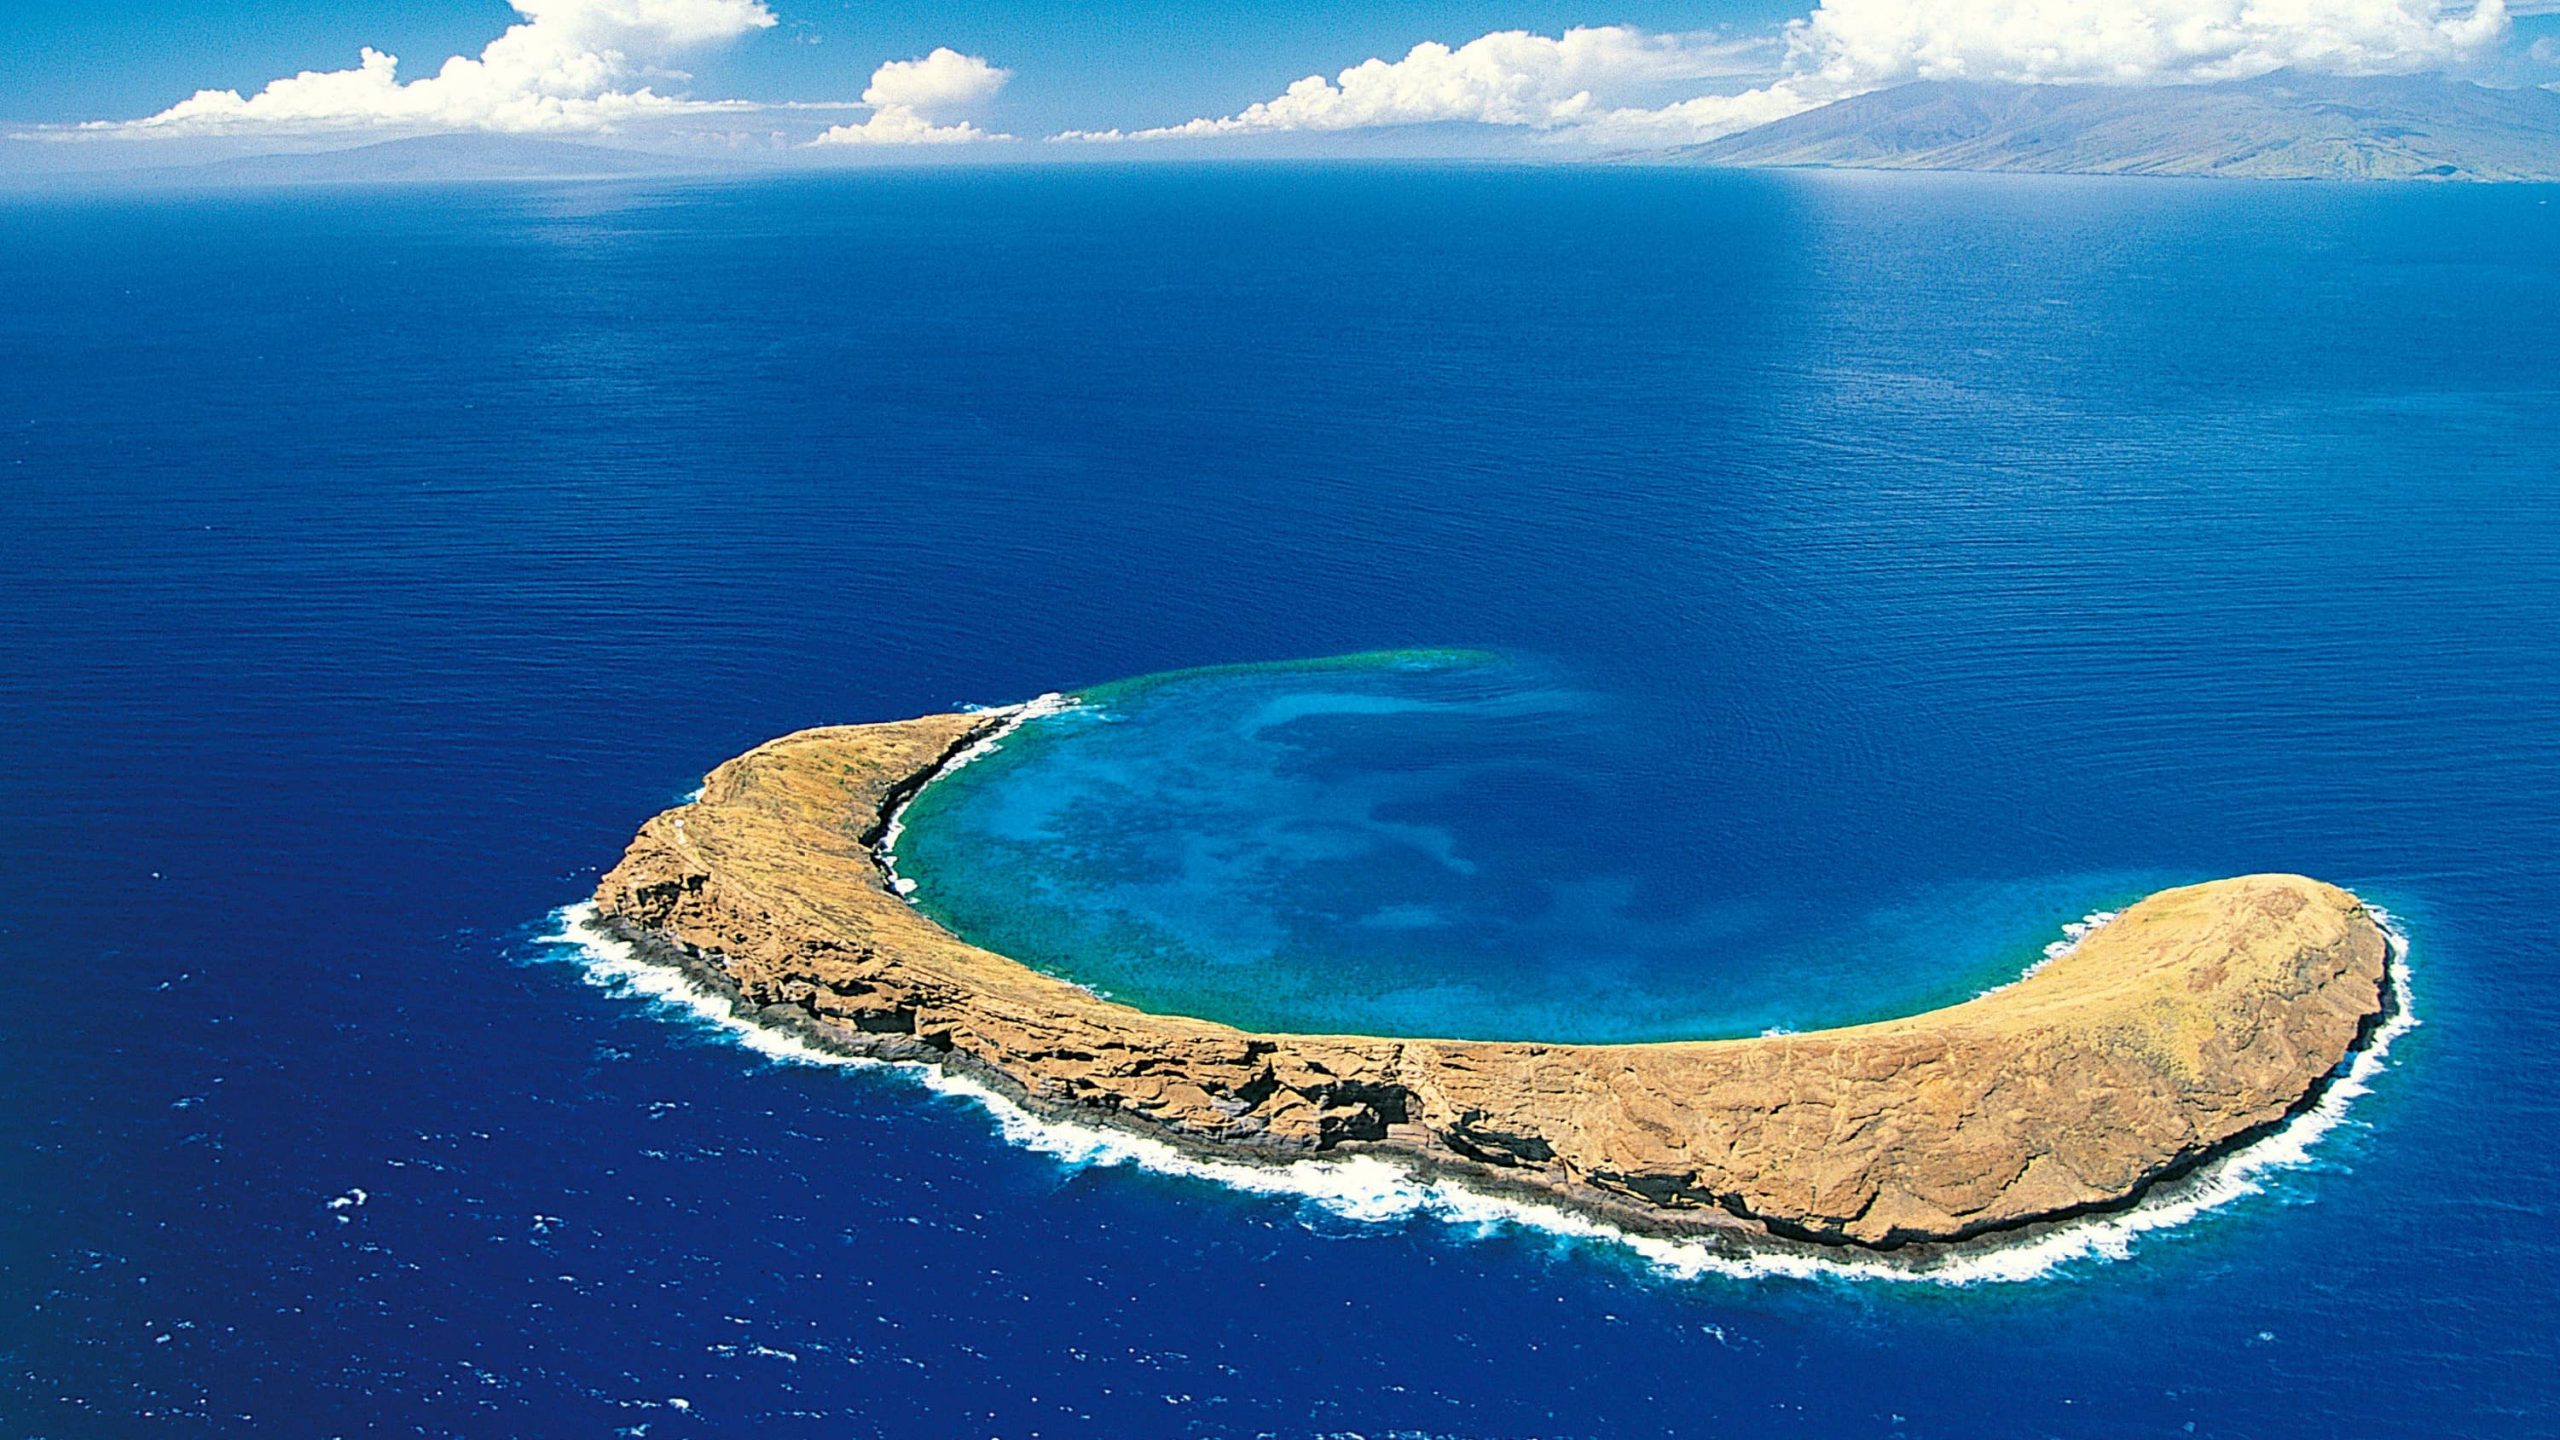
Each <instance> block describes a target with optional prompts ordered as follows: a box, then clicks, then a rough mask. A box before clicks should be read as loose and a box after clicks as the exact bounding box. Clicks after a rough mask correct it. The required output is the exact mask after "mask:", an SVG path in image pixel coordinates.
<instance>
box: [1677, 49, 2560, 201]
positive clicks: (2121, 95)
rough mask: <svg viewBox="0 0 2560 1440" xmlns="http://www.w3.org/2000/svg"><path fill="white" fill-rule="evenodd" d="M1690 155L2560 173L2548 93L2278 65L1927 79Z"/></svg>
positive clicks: (2067, 166)
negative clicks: (2181, 72) (2177, 72)
mask: <svg viewBox="0 0 2560 1440" xmlns="http://www.w3.org/2000/svg"><path fill="white" fill-rule="evenodd" d="M1671 156H1672V158H1674V159H1677V160H1681V161H1685V162H1688V163H1693V164H1700V165H1734V166H1819V167H1827V168H1833V169H1863V170H1972V171H2008V172H2016V173H2030V174H2040V175H2199V176H2227V177H2233V178H2248V179H2262V180H2297V179H2324V180H2560V93H2554V92H2552V91H2550V90H2541V89H2519V90H2494V89H2490V88H2489V87H2487V86H2483V85H2474V84H2471V83H2469V82H2467V81H2461V80H2450V79H2446V78H2445V77H2443V76H2441V75H2362V76H2340V75H2311V74H2303V73H2299V72H2293V71H2280V72H2278V73H2276V74H2272V75H2262V76H2259V77H2257V78H2255V79H2251V80H2238V81H2231V82H2228V83H2225V84H2219V85H2145V86H2109V85H2013V84H1992V83H1976V82H1966V81H1943V80H1928V81H1919V82H1915V83H1912V84H1908V85H1899V86H1895V87H1894V88H1892V89H1889V90H1877V91H1873V92H1871V93H1868V94H1865V95H1859V96H1856V97H1854V98H1851V99H1847V100H1840V101H1836V102H1834V103H1832V104H1829V105H1825V106H1822V107H1821V108H1819V109H1815V110H1808V111H1805V112H1804V113H1803V114H1800V115H1793V116H1789V117H1788V118H1786V119H1784V120H1778V121H1774V122H1772V123H1770V124H1767V125H1762V126H1759V127H1758V128H1756V129H1751V130H1745V131H1743V132H1742V133H1740V134H1738V135H1728V136H1726V137H1724V138H1723V139H1720V140H1714V141H1710V142H1708V143H1706V144H1703V145H1692V146H1686V147H1683V148H1681V149H1678V150H1675V151H1672V152H1671Z"/></svg>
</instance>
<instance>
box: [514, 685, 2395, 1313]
mask: <svg viewBox="0 0 2560 1440" xmlns="http://www.w3.org/2000/svg"><path fill="white" fill-rule="evenodd" d="M1051 698H1052V697H1043V699H1044V700H1047V699H1051ZM1034 703H1035V704H1036V703H1038V702H1034ZM1028 718H1031V717H1030V716H1028V715H1025V716H1021V717H1019V718H1018V719H1017V720H1016V721H1015V722H1014V723H1016V724H1019V723H1020V720H1021V719H1028ZM1010 728H1011V727H1010V726H1009V727H1008V729H1010ZM1000 738H1001V735H998V736H991V737H989V739H988V740H986V741H982V742H981V745H983V746H988V747H992V744H993V742H994V741H995V740H996V739H1000ZM974 753H978V752H977V750H976V748H975V747H973V750H972V751H971V752H966V753H964V754H963V755H962V756H960V757H956V758H955V760H954V761H953V763H955V764H958V763H965V761H966V760H967V759H968V758H970V755H971V754H974ZM2366 908H2367V910H2368V911H2369V912H2370V913H2371V914H2372V915H2373V917H2374V918H2375V920H2376V921H2377V922H2378V923H2380V925H2381V926H2382V929H2383V932H2384V934H2385V935H2386V936H2387V937H2388V941H2389V944H2390V950H2391V956H2390V958H2391V964H2390V983H2391V987H2392V997H2393V1002H2394V1003H2393V1006H2392V1010H2391V1013H2390V1015H2389V1017H2388V1018H2387V1019H2385V1021H2384V1022H2383V1023H2382V1024H2380V1025H2378V1026H2377V1027H2375V1029H2374V1032H2373V1033H2372V1035H2371V1036H2370V1037H2368V1039H2367V1041H2366V1043H2365V1045H2364V1046H2363V1047H2362V1048H2360V1049H2359V1050H2357V1051H2356V1052H2355V1053H2354V1054H2353V1055H2352V1056H2350V1057H2349V1058H2348V1059H2347V1060H2346V1061H2345V1062H2343V1064H2342V1066H2341V1072H2340V1073H2339V1074H2338V1075H2336V1076H2335V1077H2334V1078H2333V1079H2332V1080H2331V1081H2330V1083H2329V1085H2328V1086H2327V1088H2326V1089H2324V1090H2323V1091H2322V1092H2321V1094H2320V1098H2319V1099H2318V1101H2317V1102H2315V1103H2314V1104H2313V1105H2311V1106H2309V1107H2308V1108H2306V1109H2304V1110H2303V1111H2302V1112H2301V1113H2299V1114H2297V1115H2295V1116H2294V1117H2293V1118H2292V1119H2290V1120H2288V1121H2286V1122H2285V1123H2284V1124H2283V1125H2282V1126H2280V1127H2279V1128H2277V1129H2276V1130H2275V1131H2273V1132H2271V1133H2270V1134H2268V1135H2267V1136H2266V1137H2265V1138H2263V1139H2261V1140H2258V1141H2256V1142H2254V1143H2252V1144H2250V1145H2247V1146H2244V1147H2243V1148H2241V1149H2239V1150H2235V1151H2233V1152H2232V1153H2230V1154H2228V1155H2225V1156H2222V1157H2220V1158H2218V1159H2216V1160H2214V1161H2212V1162H2210V1163H2209V1164H2206V1165H2204V1166H2201V1167H2199V1168H2198V1169H2196V1170H2195V1171H2194V1172H2192V1173H2190V1174H2188V1175H2186V1176H2184V1177H2181V1178H2180V1179H2179V1180H2177V1181H2175V1182H2174V1183H2172V1184H2169V1185H2165V1186H2162V1187H2159V1188H2157V1189H2155V1190H2154V1191H2153V1192H2152V1193H2151V1194H2150V1195H2148V1196H2146V1197H2145V1198H2144V1199H2142V1200H2141V1201H2139V1202H2137V1203H2136V1204H2134V1205H2133V1206H2131V1207H2129V1208H2127V1209H2124V1210H2121V1211H2116V1212H2113V1213H2110V1214H2105V1215H2099V1216H2094V1217H2089V1218H2084V1219H2080V1220H2074V1221H2070V1222H2066V1223H2063V1224H2059V1225H2055V1226H2051V1227H2047V1228H2043V1229H2040V1230H2037V1231H2034V1232H2031V1233H2027V1234H2024V1235H2022V1236H2021V1238H2018V1239H2014V1240H2009V1241H2003V1242H1994V1243H1991V1244H1989V1245H1985V1246H1981V1247H1978V1248H1968V1249H1963V1250H1959V1251H1957V1252H1955V1253H1952V1254H1946V1255H1942V1256H1939V1257H1935V1258H1932V1259H1929V1260H1926V1261H1921V1262H1917V1263H1914V1262H1906V1261H1899V1260H1895V1259H1892V1258H1889V1257H1884V1256H1858V1257H1855V1258H1846V1257H1842V1256H1836V1255H1828V1254H1820V1253H1813V1252H1809V1251H1804V1250H1798V1249H1784V1250H1780V1249H1759V1248H1752V1247H1749V1246H1743V1245H1738V1244H1736V1243H1731V1242H1728V1243H1718V1242H1716V1241H1711V1240H1706V1239H1670V1238H1664V1237H1660V1236H1653V1235H1644V1234H1639V1233H1636V1232H1634V1231H1629V1230H1625V1229H1622V1228H1620V1227H1617V1226H1614V1225H1611V1224H1609V1223H1607V1222H1606V1221H1603V1220H1599V1219H1595V1218H1593V1217H1590V1216H1587V1215H1584V1214H1581V1213H1578V1212H1575V1211H1572V1210H1567V1209H1565V1208H1563V1207H1560V1206H1556V1205H1547V1204H1540V1203H1538V1202H1536V1201H1528V1200H1517V1199H1512V1198H1509V1197H1504V1196H1496V1195H1489V1194H1485V1193H1482V1192H1480V1191H1476V1190H1472V1189H1470V1188H1468V1187H1467V1186H1465V1185H1464V1184H1462V1183H1459V1182H1455V1181H1450V1180H1443V1179H1433V1178H1427V1177H1425V1176H1422V1175H1420V1174H1418V1173H1416V1172H1415V1171H1414V1170H1413V1169H1411V1168H1410V1167H1408V1166H1406V1165H1404V1164H1401V1163H1399V1162H1397V1161H1394V1160H1390V1159H1384V1158H1380V1157H1376V1156H1353V1157H1350V1158H1346V1159H1308V1160H1294V1161H1273V1162H1254V1161H1244V1160H1214V1159H1206V1158H1203V1157H1201V1156H1199V1155H1197V1154H1194V1153H1192V1152H1191V1151H1188V1150H1186V1149H1184V1148H1182V1147H1180V1146H1178V1145H1175V1144H1172V1143H1170V1142H1168V1141H1163V1140H1156V1139H1151V1138H1149V1137H1147V1136H1144V1135H1139V1134H1134V1133H1130V1132H1127V1131H1123V1130H1119V1129H1116V1128H1111V1127H1106V1126H1101V1125H1095V1124H1087V1123H1079V1122H1077V1121H1075V1120H1072V1119H1054V1118H1051V1117H1047V1116H1042V1115H1035V1114H1033V1113H1032V1112H1031V1111H1029V1110H1026V1109H1024V1108H1023V1107H1022V1106H1021V1105H1019V1104H1017V1103H1015V1102H1014V1101H1013V1100H1011V1099H1009V1098H1007V1097H1006V1096H1004V1095H1002V1094H1000V1093H998V1092H997V1091H995V1090H993V1089H991V1088H989V1087H988V1086H986V1085H983V1084H980V1083H979V1082H977V1081H975V1080H972V1079H970V1078H968V1077H967V1076H964V1075H957V1074H953V1073H952V1072H950V1071H947V1070H944V1069H942V1068H940V1067H938V1066H934V1065H928V1064H923V1063H920V1062H913V1061H896V1060H877V1059H871V1058H867V1057H863V1056H856V1055H845V1054H840V1053H837V1052H835V1051H831V1050H827V1049H824V1048H821V1047H819V1046H816V1045H812V1044H810V1043H809V1042H808V1041H806V1040H804V1039H802V1038H801V1037H799V1036H797V1035H795V1034H792V1033H790V1032H788V1031H785V1030H781V1029H777V1028H775V1027H772V1026H769V1025H764V1024H760V1023H758V1022H756V1021H755V1020H753V1019H752V1018H749V1017H748V1016H746V1015H744V1014H741V1013H740V1012H739V1010H738V1009H737V1008H736V1007H735V1006H733V1005H732V1004H731V1002H730V1000H729V999H728V998H727V997H726V996H724V995H721V994H719V993H717V992H715V991H713V990H711V989H710V988H708V987H706V986H704V985H702V984H701V983H699V982H698V981H696V980H695V979H694V978H693V977H692V976H691V975H688V974H687V973H685V971H684V970H683V969H681V968H680V967H678V966H675V965H672V964H667V963H663V962H660V961H657V960H653V959H650V958H649V957H647V956H646V955H644V954H642V953H641V951H640V950H639V948H638V947H636V946H634V945H632V944H630V943H629V942H627V941H624V940H622V939H620V938H618V937H616V936H614V935H611V934H609V933H607V932H606V931H605V930H603V929H602V928H601V927H599V926H598V925H597V924H596V913H595V906H594V904H593V903H592V902H584V901H582V902H580V903H578V904H575V905H570V906H567V907H564V908H563V909H561V910H559V911H556V912H554V915H553V917H552V918H553V920H554V921H555V923H556V924H557V926H558V929H557V930H556V931H555V932H554V933H551V934H548V935H545V936H543V937H541V941H540V943H542V944H543V945H546V946H549V947H553V953H554V954H556V955H558V956H560V957H562V958H566V959H569V960H572V961H574V962H575V963H576V964H577V965H579V966H580V967H581V968H582V970H583V971H584V973H585V977H586V979H587V982H588V983H589V984H591V985H594V986H596V987H598V988H600V989H603V990H605V991H607V992H608V993H611V994H615V995H620V996H628V997H630V998H633V999H639V1000H644V1001H647V1002H649V1003H650V1004H652V1005H654V1006H657V1007H659V1008H660V1009H661V1010H662V1011H663V1012H665V1013H667V1014H670V1015H672V1016H675V1017H679V1018H682V1019H684V1020H686V1021H689V1022H691V1023H694V1024H698V1025H700V1026H702V1027H705V1028H707V1029H709V1030H712V1031H716V1032H718V1033H719V1034H721V1035H722V1036H723V1037H724V1038H726V1039H728V1040H729V1041H731V1042H733V1043H735V1044H736V1045H738V1046H739V1047H741V1048H743V1049H746V1050H749V1051H752V1052H754V1053H756V1054H758V1055H761V1056H764V1057H765V1058H766V1059H768V1060H771V1061H773V1062H775V1063H777V1064H785V1065H823V1066H832V1067H836V1068H840V1069H850V1070H876V1071H883V1072H890V1073H894V1074H897V1075H899V1076H902V1077H905V1078H907V1079H910V1080H912V1081H914V1082H915V1083H917V1084H919V1085H921V1086H922V1087H923V1088H925V1089H926V1090H929V1091H933V1092H935V1093H937V1094H943V1095H952V1096H958V1097H961V1098H963V1099H966V1100H970V1101H973V1102H975V1103H976V1104H977V1105H978V1106H980V1107H981V1108H983V1109H984V1110H985V1112H986V1113H987V1115H988V1116H989V1118H991V1119H992V1120H993V1121H994V1122H995V1127H996V1130H997V1133H998V1134H999V1135H1001V1136H1002V1137H1003V1139H1004V1140H1005V1142H1006V1143H1008V1144H1011V1145H1015V1146H1018V1147H1020V1148H1022V1149H1025V1150H1029V1151H1032V1152H1034V1153H1036V1154H1041V1155H1046V1156H1050V1157H1052V1158H1054V1159H1056V1160H1057V1161H1058V1162H1059V1163H1061V1164H1064V1165H1067V1166H1070V1167H1075V1168H1084V1167H1108V1166H1119V1165H1129V1166H1135V1167H1137V1168H1138V1169H1141V1170H1147V1171H1151V1172H1153V1173H1156V1174H1159V1175H1171V1176H1180V1177H1184V1178H1187V1179H1194V1180H1203V1181H1207V1182H1210V1183H1212V1184H1217V1185H1223V1186H1226V1187H1228V1188H1229V1189H1232V1190H1238V1191H1244V1192H1247V1193H1251V1194H1257V1195H1272V1196H1289V1197H1295V1198H1296V1199H1298V1200H1300V1201H1301V1202H1302V1203H1304V1204H1306V1205H1309V1206H1312V1207H1314V1208H1316V1209H1317V1210H1320V1211H1321V1212H1323V1213H1325V1214H1327V1215H1331V1216H1334V1217H1337V1218H1339V1219H1343V1220H1348V1221H1354V1222H1363V1223H1375V1224H1387V1223H1401V1222H1406V1221H1410V1220H1414V1219H1417V1218H1419V1219H1428V1220H1436V1221H1440V1222H1444V1223H1446V1224H1449V1225H1451V1226H1455V1227H1458V1228H1460V1229H1466V1230H1473V1231H1476V1232H1478V1233H1492V1232H1495V1231H1498V1230H1500V1229H1503V1228H1505V1227H1511V1228H1517V1229H1521V1230H1528V1231H1533V1232H1537V1233H1541V1234H1545V1235H1549V1236H1553V1237H1556V1238H1560V1239H1564V1240H1568V1241H1574V1242H1580V1243H1589V1244H1594V1245H1604V1246H1609V1247H1614V1248H1615V1249H1617V1250H1619V1251H1622V1252H1625V1253H1628V1254H1631V1255H1633V1256H1634V1257H1636V1258H1637V1259H1639V1260H1641V1261H1643V1262H1645V1263H1646V1264H1647V1265H1649V1266H1650V1267H1651V1268H1652V1269H1654V1270H1655V1271H1657V1272H1659V1273H1661V1274H1663V1275H1665V1276H1669V1277H1673V1278H1677V1279H1702V1278H1706V1277H1710V1276H1720V1277H1726V1278H1732V1279H1752V1278H1762V1277H1787V1278H1794V1279H1806V1280H1823V1279H1833V1280H1860V1281H1896V1282H1905V1283H1925V1284H1935V1285H1954V1286H1965V1285H1979V1284H1986V1283H2014V1282H2018V1281H2026V1280H2035V1279H2040V1278H2043V1277H2046V1276H2050V1275H2052V1274H2054V1273H2055V1272H2057V1271H2058V1270H2060V1269H2062V1268H2063V1267H2064V1266H2066V1265H2069V1264H2072V1263H2073V1262H2077V1261H2114V1260H2123V1259H2126V1258H2128V1257H2129V1256H2130V1255H2131V1254H2132V1253H2133V1248H2134V1244H2135V1241H2136V1240H2137V1239H2138V1238H2139V1237H2140V1236H2142V1235H2144V1234H2146V1233H2148V1232H2151V1231H2158V1230H2169V1229H2174V1228H2176V1227H2178V1226H2182V1225H2185V1224H2186V1223H2187V1222H2189V1221H2191V1220H2194V1219H2195V1218H2197V1217H2198V1216H2201V1215H2204V1214H2206V1213H2208V1212H2210V1211H2214V1210H2219V1209H2222V1208H2224V1207H2225V1206H2228V1205H2230V1204H2232V1203H2234V1202H2236V1201H2239V1200H2242V1199H2245V1198H2247V1197H2249V1196H2251V1195H2256V1194H2259V1193H2261V1192H2262V1191H2264V1189H2265V1188H2266V1186H2265V1183H2264V1182H2265V1181H2266V1179H2267V1177H2269V1176H2271V1175H2273V1174H2276V1173H2278V1172H2281V1171H2284V1170H2289V1169H2294V1168H2297V1167H2299V1166H2303V1165H2306V1164H2308V1163H2309V1162H2310V1161H2311V1160H2312V1158H2313V1154H2312V1151H2313V1148H2314V1147H2315V1146H2316V1145H2317V1144H2318V1143H2319V1141H2320V1139H2321V1138H2322V1137H2323V1136H2325V1135H2327V1134H2328V1133H2329V1132H2330V1131H2332V1130H2334V1129H2336V1128H2337V1127H2338V1126H2339V1125H2340V1124H2341V1123H2343V1122H2344V1121H2345V1119H2346V1117H2347V1111H2348V1109H2349V1107H2350V1106H2352V1105H2353V1104H2354V1102H2355V1101H2356V1100H2357V1098H2359V1097H2361V1096H2363V1095H2365V1094H2367V1093H2369V1092H2370V1091H2371V1089H2372V1087H2373V1082H2374V1080H2375V1079H2376V1078H2378V1077H2379V1076H2380V1075H2381V1074H2382V1072H2383V1070H2384V1068H2385V1067H2386V1066H2387V1064H2388V1063H2389V1058H2390V1052H2391V1046H2392V1044H2393V1043H2394V1042H2395V1041H2397V1040H2398V1039H2399V1038H2400V1037H2401V1036H2402V1035H2405V1034H2407V1033H2408V1032H2409V1031H2410V1030H2412V1029H2414V1028H2416V1026H2417V1024H2418V1018H2417V1014H2416V1011H2415V1009H2414V1008H2413V1004H2412V997H2411V994H2410V988H2409V973H2408V954H2409V942H2408V938H2407V936H2406V935H2405V934H2404V933H2403V932H2402V930H2401V928H2400V926H2399V925H2398V923H2397V922H2396V921H2395V920H2394V919H2393V918H2392V917H2391V916H2390V914H2389V913H2388V912H2386V911H2385V910H2383V909H2382V908H2381V907H2380V906H2376V905H2368V906H2367V907H2366ZM2112 918H2114V917H2113V916H2111V915H2107V914H2104V913H2103V912H2101V913H2099V914H2094V915H2092V916H2090V917H2089V918H2088V919H2087V920H2084V921H2081V922H2076V923H2075V924H2073V925H2070V926H2066V927H2065V935H2064V938H2063V939H2062V940H2060V941H2057V942H2055V945H2054V946H2053V947H2050V948H2049V950H2048V954H2047V957H2046V961H2044V962H2039V964H2038V966H2037V967H2035V968H2041V965H2042V964H2043V963H2048V962H2049V961H2050V960H2051V959H2054V958H2058V956H2059V955H2060V954H2066V953H2068V952H2069V948H2070V947H2072V946H2074V945H2076V944H2077V943H2078V942H2079V941H2080V940H2081V939H2082V938H2084V937H2085V936H2086V935H2087V934H2088V932H2089V931H2091V930H2093V929H2095V928H2096V927H2097V926H2099V925H2102V924H2104V923H2105V922H2106V921H2107V920H2109V919H2112ZM2029 973H2033V971H2032V969H2031V970H2030V972H2029ZM2022 978H2023V977H2022Z"/></svg>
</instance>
